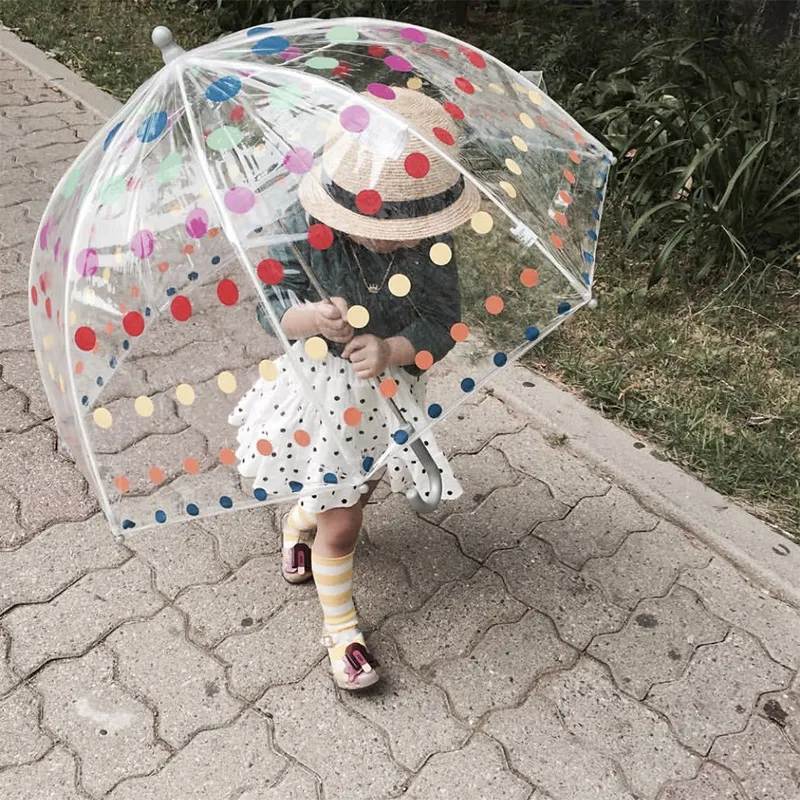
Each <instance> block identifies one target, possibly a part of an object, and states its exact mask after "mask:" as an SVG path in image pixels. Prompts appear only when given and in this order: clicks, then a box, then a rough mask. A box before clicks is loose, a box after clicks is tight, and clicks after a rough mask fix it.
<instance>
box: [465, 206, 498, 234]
mask: <svg viewBox="0 0 800 800" xmlns="http://www.w3.org/2000/svg"><path fill="white" fill-rule="evenodd" d="M470 225H471V226H472V230H474V231H475V233H478V234H480V235H484V234H487V233H489V231H491V230H492V228H493V227H494V220H493V219H492V215H491V214H489V212H488V211H476V212H475V213H474V214H473V215H472V218H471V219H470Z"/></svg>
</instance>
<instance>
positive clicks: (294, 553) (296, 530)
mask: <svg viewBox="0 0 800 800" xmlns="http://www.w3.org/2000/svg"><path fill="white" fill-rule="evenodd" d="M299 511H302V509H301V508H300V506H294V508H292V510H291V511H290V512H289V513H288V514H287V515H286V516H285V517H284V518H283V528H282V529H283V537H284V544H283V547H282V548H281V574H282V575H283V577H284V580H286V581H288V582H289V583H305V582H306V581H310V580H311V579H312V578H313V577H314V574H313V572H312V570H311V547H310V543H311V539H312V538H313V535H314V532H315V531H316V526H313V527H309V528H300V527H299V526H297V525H294V524H291V523H290V522H289V518H290V517H291V516H292V514H295V513H296V512H299ZM306 516H310V515H308V514H307V512H306ZM307 524H308V523H307ZM287 528H288V529H289V530H290V531H291V532H292V538H299V541H298V542H297V543H296V544H293V545H288V546H287V545H286V544H285V541H286V535H287Z"/></svg>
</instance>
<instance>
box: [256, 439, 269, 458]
mask: <svg viewBox="0 0 800 800" xmlns="http://www.w3.org/2000/svg"><path fill="white" fill-rule="evenodd" d="M256 450H258V452H259V454H260V455H262V456H271V455H272V443H271V442H270V441H269V440H268V439H259V440H258V441H257V442H256Z"/></svg>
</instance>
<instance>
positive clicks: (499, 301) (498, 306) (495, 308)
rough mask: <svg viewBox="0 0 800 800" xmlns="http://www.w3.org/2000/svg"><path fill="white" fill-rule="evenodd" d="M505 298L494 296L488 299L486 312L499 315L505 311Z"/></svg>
mask: <svg viewBox="0 0 800 800" xmlns="http://www.w3.org/2000/svg"><path fill="white" fill-rule="evenodd" d="M504 305H505V303H503V298H502V297H498V296H497V295H496V294H493V295H492V296H491V297H487V298H486V310H487V311H488V312H489V313H490V314H499V313H500V312H501V311H502V310H503V306H504Z"/></svg>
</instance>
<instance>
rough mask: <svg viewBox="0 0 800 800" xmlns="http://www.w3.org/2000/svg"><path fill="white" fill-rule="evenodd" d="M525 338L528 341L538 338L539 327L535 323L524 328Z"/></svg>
mask: <svg viewBox="0 0 800 800" xmlns="http://www.w3.org/2000/svg"><path fill="white" fill-rule="evenodd" d="M525 338H526V339H527V340H528V341H529V342H535V341H536V340H537V339H538V338H539V329H538V328H537V327H536V326H535V325H529V326H528V327H527V328H525Z"/></svg>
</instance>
